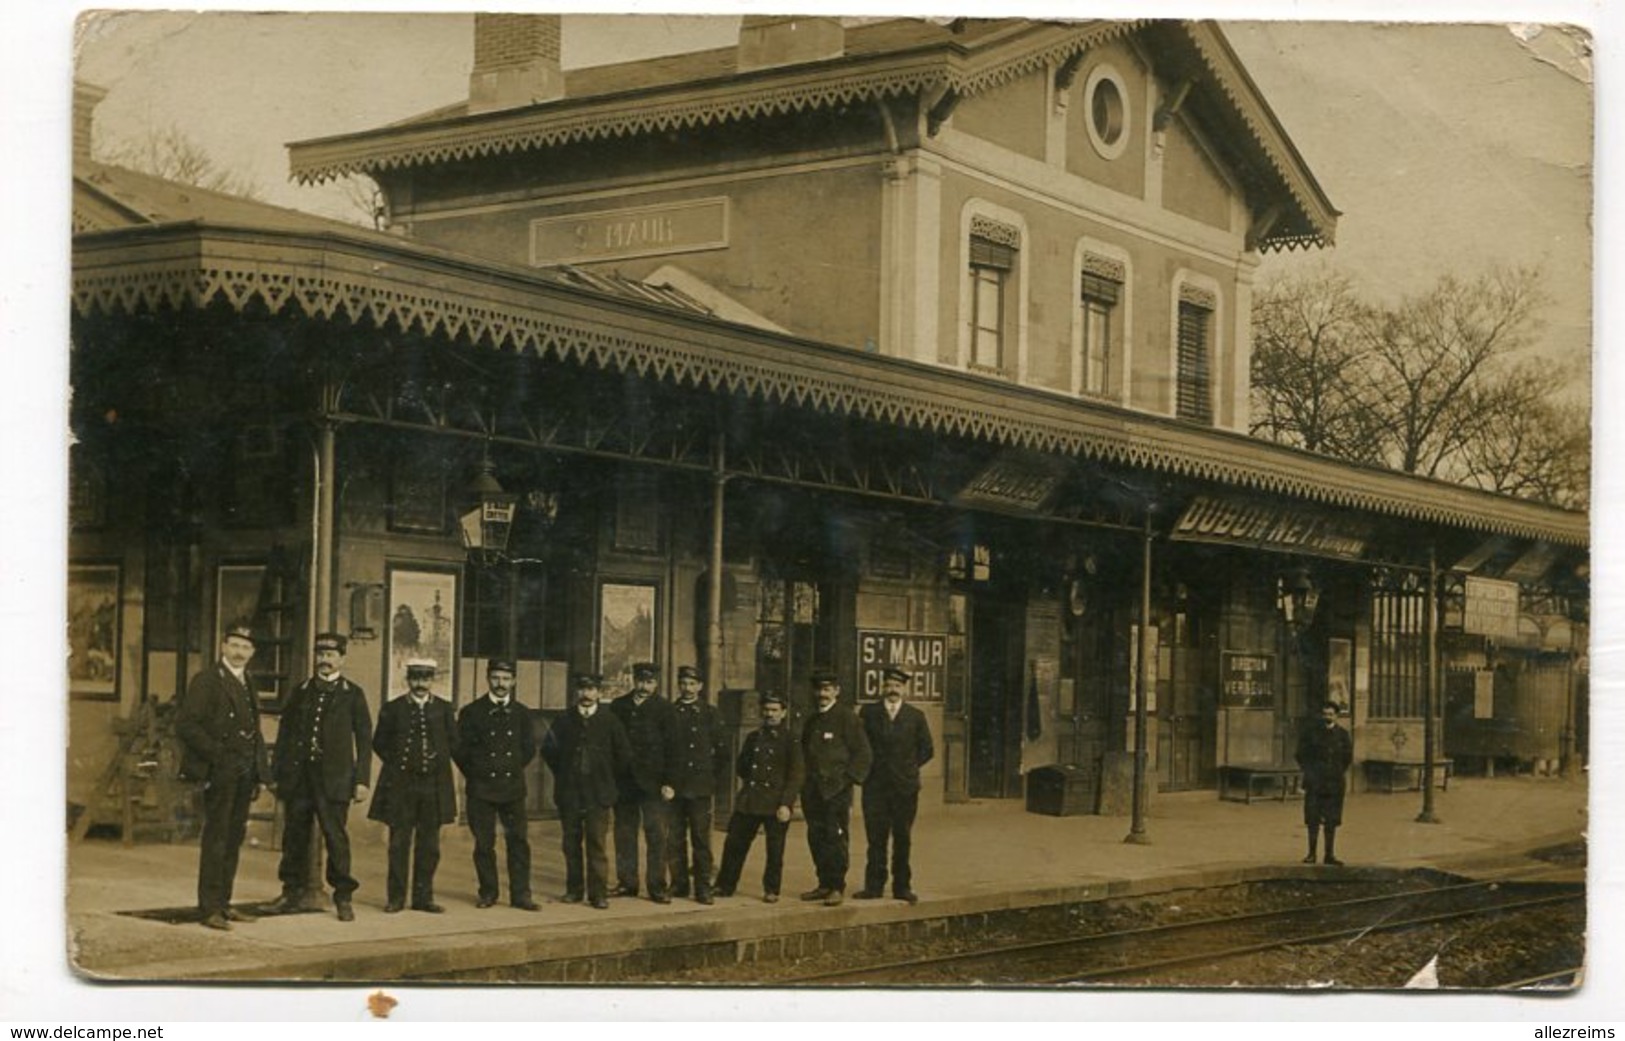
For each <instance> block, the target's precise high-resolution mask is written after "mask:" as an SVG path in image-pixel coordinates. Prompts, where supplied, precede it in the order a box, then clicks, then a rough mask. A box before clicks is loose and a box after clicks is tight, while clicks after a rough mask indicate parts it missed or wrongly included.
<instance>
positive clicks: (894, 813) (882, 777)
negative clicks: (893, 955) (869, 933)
mask: <svg viewBox="0 0 1625 1041" xmlns="http://www.w3.org/2000/svg"><path fill="white" fill-rule="evenodd" d="M913 679H914V677H913V675H911V674H910V673H909V672H908V671H907V670H905V669H902V668H899V667H898V666H896V665H889V666H887V667H886V670H885V671H884V672H883V673H882V674H881V677H880V684H881V699H880V701H879V702H876V703H873V704H869V705H865V706H863V709H862V711H860V712H859V713H858V716H859V718H860V719H861V720H862V721H863V733H864V736H865V737H867V738H868V739H869V747H870V748H871V749H872V750H873V751H874V764H873V765H872V766H870V767H869V776H868V777H867V778H865V779H864V782H863V830H864V833H865V834H866V835H867V837H868V839H869V859H868V864H867V867H866V870H865V871H864V873H863V889H862V890H860V891H859V892H857V893H854V894H852V895H853V897H855V898H856V899H858V900H878V899H879V898H880V896H881V894H882V893H884V892H885V890H886V847H887V844H888V843H889V844H890V845H891V885H892V896H894V897H896V898H897V899H898V900H906V901H908V902H909V903H911V904H914V903H918V902H919V899H920V898H919V897H918V896H916V895H915V893H914V873H913V870H912V868H911V867H910V865H909V850H910V836H911V834H912V832H913V830H914V815H915V813H917V812H918V811H919V808H920V767H922V766H924V765H925V764H926V763H929V762H930V761H931V757H932V756H933V755H935V754H936V749H935V748H934V747H933V746H932V744H931V728H930V727H929V726H927V725H926V722H925V713H923V712H921V711H920V710H919V709H917V708H915V707H914V706H913V705H909V704H905V703H904V702H903V693H904V691H906V690H907V689H908V685H909V684H910V683H911V682H912V681H913Z"/></svg>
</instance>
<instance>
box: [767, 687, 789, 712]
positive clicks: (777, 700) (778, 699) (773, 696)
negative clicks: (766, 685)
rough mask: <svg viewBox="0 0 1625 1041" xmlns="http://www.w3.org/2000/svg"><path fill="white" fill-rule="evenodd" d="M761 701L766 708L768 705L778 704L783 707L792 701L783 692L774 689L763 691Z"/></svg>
mask: <svg viewBox="0 0 1625 1041" xmlns="http://www.w3.org/2000/svg"><path fill="white" fill-rule="evenodd" d="M761 702H762V707H763V708H766V707H767V706H768V705H778V706H780V707H781V708H782V707H786V706H788V705H789V704H790V702H789V701H787V700H786V699H785V697H784V695H783V694H780V693H778V692H777V691H772V690H764V691H762V694H761Z"/></svg>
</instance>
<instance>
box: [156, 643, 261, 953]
mask: <svg viewBox="0 0 1625 1041" xmlns="http://www.w3.org/2000/svg"><path fill="white" fill-rule="evenodd" d="M252 657H254V631H253V629H252V628H251V627H250V626H249V623H248V622H247V621H236V622H233V623H231V624H230V625H228V626H226V631H225V633H224V634H222V636H221V638H220V660H219V661H217V662H215V663H214V664H213V665H211V666H209V667H208V668H207V669H204V670H203V671H202V672H200V673H198V674H197V675H196V676H193V677H192V682H191V683H189V684H187V686H186V695H185V698H184V700H183V701H182V702H181V704H180V707H179V709H178V711H177V713H176V716H175V734H176V736H177V737H179V738H180V741H181V745H182V755H181V767H180V775H181V777H182V778H183V779H185V780H189V781H202V782H203V836H202V847H201V849H200V851H199V853H198V870H197V906H198V911H199V912H200V913H201V915H202V922H203V924H204V925H206V926H208V927H209V928H210V929H230V928H231V923H232V922H251V921H253V920H254V916H253V915H251V914H249V913H248V912H246V911H239V910H236V909H235V908H233V907H232V906H231V890H232V886H233V884H234V883H235V882H236V879H237V856H238V854H239V853H240V852H241V851H242V846H243V838H244V836H246V835H247V834H248V808H249V806H250V805H251V804H252V803H253V801H254V800H255V799H256V798H258V797H259V793H260V784H261V783H262V782H263V781H265V780H266V779H267V772H266V762H265V739H264V738H263V737H261V736H260V717H259V706H258V705H257V704H256V703H255V696H254V690H253V687H252V686H251V685H250V684H249V681H248V672H247V669H248V660H249V659H250V658H252Z"/></svg>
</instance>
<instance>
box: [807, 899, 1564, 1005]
mask: <svg viewBox="0 0 1625 1041" xmlns="http://www.w3.org/2000/svg"><path fill="white" fill-rule="evenodd" d="M1583 900H1584V890H1583V888H1582V887H1579V886H1559V887H1554V886H1549V885H1546V886H1528V885H1518V884H1507V883H1503V882H1484V881H1480V882H1469V883H1464V884H1459V885H1450V886H1442V887H1439V888H1437V889H1430V890H1418V891H1413V892H1407V893H1398V894H1388V895H1383V896H1375V897H1361V898H1356V899H1351V900H1340V901H1335V902H1329V903H1323V904H1315V905H1312V906H1300V907H1293V908H1285V909H1277V910H1270V911H1261V912H1254V913H1248V914H1239V915H1226V916H1221V917H1215V918H1204V919H1197V920H1192V921H1186V922H1177V923H1170V924H1165V925H1153V926H1145V927H1139V928H1134V929H1126V930H1120V931H1114V932H1102V933H1094V934H1090V935H1086V936H1072V937H1063V938H1059V939H1051V940H1042V941H1037V942H1029V943H1017V944H1007V945H1001V946H998V947H994V948H982V949H978V950H973V951H961V952H956V953H952V954H935V955H924V956H919V957H911V958H903V959H897V960H894V961H889V962H882V963H873V964H869V965H865V966H862V967H858V968H850V969H841V970H838V971H833V972H821V973H816V974H811V975H805V976H798V977H794V978H792V979H788V980H784V981H783V982H787V983H796V984H810V985H830V986H841V985H850V984H865V985H881V986H885V985H900V984H908V985H913V986H919V985H931V984H940V985H963V984H967V983H980V984H1005V985H1009V984H1063V983H1094V982H1110V981H1114V980H1122V979H1124V978H1126V977H1140V978H1143V977H1147V976H1155V975H1157V974H1158V973H1161V972H1165V971H1168V970H1177V969H1180V968H1187V967H1190V966H1194V965H1204V964H1207V965H1211V964H1215V963H1218V962H1222V961H1225V960H1227V959H1232V958H1239V957H1244V956H1249V955H1257V954H1259V953H1262V952H1266V951H1271V950H1276V949H1279V948H1282V947H1290V946H1294V945H1299V944H1311V943H1326V942H1329V941H1333V940H1349V939H1358V938H1361V937H1363V936H1365V935H1367V934H1370V933H1380V932H1390V931H1395V930H1400V929H1406V928H1412V927H1416V926H1425V925H1432V924H1436V923H1439V922H1446V921H1452V920H1459V919H1464V918H1473V917H1478V916H1484V915H1495V914H1505V913H1509V912H1512V911H1518V910H1524V909H1529V908H1537V907H1547V906H1552V905H1557V904H1562V903H1569V902H1577V901H1583ZM1060 967H1064V969H1065V971H1057V969H1058V968H1060ZM1520 982H1524V985H1529V984H1528V983H1527V982H1525V981H1520ZM1515 985H1516V984H1509V985H1508V986H1515Z"/></svg>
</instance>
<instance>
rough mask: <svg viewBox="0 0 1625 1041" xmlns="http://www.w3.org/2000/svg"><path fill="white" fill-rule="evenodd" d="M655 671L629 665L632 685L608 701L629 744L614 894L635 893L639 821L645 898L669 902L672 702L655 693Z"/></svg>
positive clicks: (618, 819) (617, 836)
mask: <svg viewBox="0 0 1625 1041" xmlns="http://www.w3.org/2000/svg"><path fill="white" fill-rule="evenodd" d="M659 677H660V670H659V669H658V668H657V667H656V666H655V665H653V664H652V663H650V662H639V663H638V664H636V665H634V666H632V689H631V690H630V691H629V692H627V693H626V694H623V695H621V696H620V697H618V698H616V699H615V700H614V701H612V702H610V703H609V707H610V710H611V711H612V712H614V713H615V716H616V718H617V719H619V720H620V721H621V727H622V729H624V730H625V731H626V738H627V740H628V741H630V742H631V743H632V761H631V763H630V764H629V765H628V766H626V767H625V769H624V772H623V773H622V774H621V778H620V785H621V792H620V798H619V799H617V800H616V803H615V875H616V879H617V881H619V883H620V886H619V887H618V888H617V889H616V890H615V894H614V895H616V896H637V895H638V828H639V825H640V824H641V825H642V829H643V844H644V854H645V864H646V867H647V869H648V882H649V899H650V900H653V901H654V902H655V903H657V904H669V903H671V896H670V895H669V894H668V893H667V892H666V834H667V831H668V823H667V821H668V819H669V814H668V808H667V806H666V803H667V802H669V801H670V800H671V797H672V771H673V770H674V769H675V767H676V765H677V743H676V737H677V734H676V731H675V730H674V729H673V720H672V711H671V702H669V701H667V700H666V699H664V698H660V697H656V696H655V689H656V688H657V687H658V686H659V684H660V679H659Z"/></svg>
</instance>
